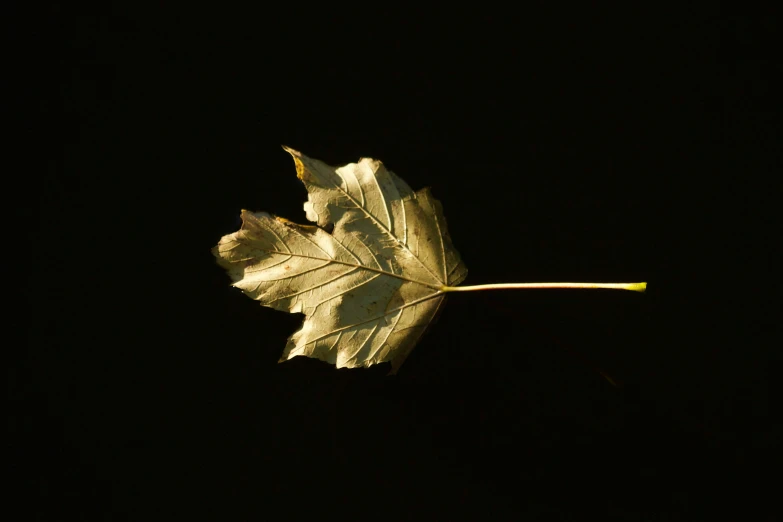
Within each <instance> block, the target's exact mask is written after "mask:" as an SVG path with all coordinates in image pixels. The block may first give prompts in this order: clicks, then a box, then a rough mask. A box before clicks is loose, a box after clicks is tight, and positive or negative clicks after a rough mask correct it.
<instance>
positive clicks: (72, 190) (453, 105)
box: [9, 4, 780, 521]
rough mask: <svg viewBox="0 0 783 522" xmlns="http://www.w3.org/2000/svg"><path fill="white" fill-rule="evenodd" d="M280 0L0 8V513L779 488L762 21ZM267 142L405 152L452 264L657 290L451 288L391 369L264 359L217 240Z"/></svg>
mask: <svg viewBox="0 0 783 522" xmlns="http://www.w3.org/2000/svg"><path fill="white" fill-rule="evenodd" d="M525 5H527V4H525ZM276 9H277V10H274V9H273V8H272V7H270V6H265V7H257V8H254V9H251V10H242V9H236V10H233V9H229V8H220V7H217V4H215V5H214V6H210V7H194V6H188V7H187V8H184V7H183V8H168V9H166V8H163V7H161V6H156V7H154V8H153V7H140V6H138V5H137V4H133V6H131V5H127V6H122V7H121V6H118V5H116V4H115V6H114V7H112V8H108V7H107V8H103V9H101V10H83V11H80V10H78V9H76V8H65V7H62V6H61V7H49V8H47V9H45V10H42V11H41V12H39V13H38V15H37V18H36V23H35V24H33V26H31V28H30V29H25V32H24V33H23V34H22V38H21V39H20V41H19V42H18V43H19V44H20V45H19V49H20V53H22V56H23V57H29V59H28V58H24V59H23V63H24V65H25V69H24V72H23V73H22V74H21V75H20V78H22V79H23V80H24V82H23V83H24V84H25V85H28V87H26V88H25V89H24V90H25V91H26V92H25V94H26V95H27V96H28V98H27V99H32V100H33V101H34V103H33V105H32V106H31V107H30V110H29V111H28V114H27V116H26V117H25V121H24V123H23V125H22V127H21V130H20V133H19V135H21V136H22V137H23V138H29V139H27V140H26V141H27V143H28V144H29V149H22V151H23V152H24V153H25V154H26V157H27V159H28V161H27V162H26V165H29V166H30V168H29V169H28V171H25V172H23V177H24V178H25V180H26V181H28V182H30V192H29V194H30V196H29V197H26V198H25V201H24V202H23V204H24V206H25V208H26V209H27V216H26V217H27V223H28V226H27V231H28V234H27V240H28V244H27V247H26V250H25V253H24V255H22V256H18V257H19V258H20V261H21V263H22V270H21V272H20V273H21V274H23V277H24V278H25V281H26V294H25V295H26V306H27V308H26V311H27V313H28V316H29V318H30V320H29V322H28V326H27V345H26V349H25V350H22V351H21V357H20V358H18V359H14V363H13V366H12V369H11V372H10V374H9V377H10V382H9V398H10V401H11V412H10V418H9V430H10V432H11V435H12V436H13V442H12V446H11V451H12V454H13V456H14V457H15V458H14V459H13V460H12V464H11V474H12V478H13V480H14V482H15V484H16V486H17V487H18V489H19V491H18V494H17V495H16V498H17V500H18V501H19V502H20V504H21V506H22V509H23V511H22V513H23V514H24V515H25V516H24V517H19V516H17V517H16V518H15V519H17V520H19V519H35V520H144V521H148V520H190V519H205V520H251V519H266V518H273V517H277V516H281V517H282V518H289V517H293V518H297V517H298V516H300V515H302V516H303V515H310V516H319V517H321V516H325V515H326V514H328V513H337V514H339V515H341V516H343V517H345V518H349V519H358V520H371V519H375V518H378V517H383V516H387V515H388V516H390V517H392V518H397V519H400V518H403V517H405V518H414V519H423V520H431V519H453V518H462V517H465V518H481V519H484V518H486V519H497V518H506V517H512V516H516V515H521V516H524V517H525V519H528V520H553V519H567V518H573V519H582V520H584V519H590V518H592V517H597V516H600V517H602V518H610V519H621V520H623V519H624V520H704V519H714V518H715V517H716V516H719V517H720V516H726V517H729V516H730V517H736V516H739V517H740V519H746V520H750V519H753V520H762V519H768V518H767V517H771V514H772V513H773V508H774V505H773V503H772V502H771V497H772V496H773V488H772V482H770V480H772V477H774V476H775V475H776V474H777V473H776V472H773V473H774V474H772V475H770V478H767V477H766V476H765V475H764V474H765V473H766V472H767V471H769V470H768V469H767V462H768V460H769V459H770V458H771V455H770V453H771V451H772V449H773V448H774V446H775V443H776V441H777V439H776V437H777V435H778V432H777V431H776V426H775V424H774V421H773V419H772V417H771V415H772V412H773V405H772V403H771V399H770V398H769V395H770V386H771V383H772V381H773V380H774V378H775V376H774V375H773V374H772V370H771V369H770V364H771V363H772V361H773V358H774V357H773V356H774V354H776V353H777V352H778V350H779V336H778V330H777V328H778V324H779V312H780V310H779V305H778V303H779V297H778V291H779V267H778V264H779V261H780V260H779V252H778V246H777V233H778V232H779V226H778V223H777V219H778V215H777V212H775V209H774V206H775V205H778V204H779V196H778V194H779V193H778V191H777V189H773V187H774V186H775V180H774V178H773V161H775V156H776V154H777V153H778V152H779V147H780V134H779V112H776V111H777V110H778V109H779V107H777V105H776V104H775V103H773V101H772V100H771V98H772V90H771V86H770V84H769V78H770V77H771V75H772V73H773V71H772V68H773V65H772V62H770V61H768V60H767V59H765V54H764V52H765V50H766V47H767V46H768V44H769V43H770V42H771V35H772V33H773V31H774V30H775V28H776V22H774V21H773V20H771V19H769V18H763V17H758V18H755V17H753V18H751V17H743V16H740V15H734V14H732V15H729V14H728V13H725V12H720V10H719V9H718V8H712V10H705V11H700V10H696V9H692V10H688V9H681V10H677V11H672V12H660V11H656V10H653V9H652V8H651V9H650V10H649V11H648V10H644V9H641V8H636V9H634V10H617V9H616V8H613V9H608V8H589V9H588V8H582V9H580V10H574V9H573V8H572V7H566V6H553V7H551V8H544V7H541V6H540V5H538V4H530V5H529V6H527V7H520V6H517V7H516V8H515V9H516V10H515V11H508V12H506V11H503V10H492V9H489V8H486V9H485V8H482V7H479V6H474V7H473V8H472V9H468V8H464V9H461V10H460V9H457V7H456V6H451V7H448V8H447V9H445V10H443V11H440V12H434V13H431V14H425V13H423V12H421V11H420V10H416V9H412V8H410V9H409V8H405V9H403V8H399V9H396V10H395V9H391V8H389V9H388V10H387V12H381V11H380V10H377V9H376V10H375V11H373V12H369V11H365V10H363V8H362V7H361V6H357V7H355V8H353V9H351V10H340V11H333V12H330V11H328V10H325V9H323V10H322V11H313V10H312V9H311V8H309V7H306V6H305V5H304V4H292V5H289V6H278V7H277V8H276ZM31 94H32V96H31V97H30V95H31ZM776 114H777V116H776ZM281 144H285V145H289V146H291V147H293V148H296V149H298V150H301V151H302V152H304V153H305V154H307V155H309V156H311V157H315V158H319V159H322V160H324V161H326V162H327V163H330V164H333V165H342V164H345V163H349V162H354V161H356V160H358V159H359V158H360V157H374V158H379V159H381V160H383V161H384V163H385V164H386V165H387V166H388V167H389V168H390V169H391V170H393V171H395V172H396V173H397V174H399V175H400V176H401V177H402V178H403V179H405V180H406V181H407V182H408V183H409V184H410V185H411V186H412V187H413V188H415V189H418V188H421V187H424V186H431V187H432V190H433V193H434V195H435V197H437V198H438V199H439V200H440V201H441V202H442V203H443V206H444V210H445V214H446V217H447V219H448V223H449V228H450V231H451V234H452V237H453V240H454V243H455V246H456V248H457V249H458V250H459V252H460V253H461V255H462V257H463V259H464V260H465V262H466V264H467V266H468V269H469V275H468V279H467V280H466V281H465V284H481V283H494V282H525V281H609V282H613V281H614V282H622V281H648V282H649V291H648V292H647V293H646V294H636V293H631V292H618V291H581V290H579V291H556V290H548V291H516V292H515V291H506V292H479V293H471V294H460V295H455V296H453V297H451V298H450V299H449V302H448V303H447V305H446V306H445V307H444V310H443V313H442V314H441V315H440V317H439V319H438V321H437V322H436V323H435V324H434V325H433V327H432V328H431V329H430V330H429V331H428V333H427V335H426V336H425V337H424V338H423V339H422V341H421V342H420V344H419V345H418V347H417V348H416V349H415V350H414V352H413V354H412V355H411V357H410V358H409V359H408V361H407V362H406V363H405V365H404V366H403V368H402V370H401V371H400V373H399V375H397V376H396V377H387V376H386V372H387V371H388V368H387V367H384V366H380V367H374V368H371V369H369V370H353V371H351V370H335V369H334V368H333V367H330V366H328V365H326V364H323V363H321V362H319V361H315V360H310V359H306V358H297V359H295V360H293V361H290V362H286V363H284V364H277V362H276V361H277V359H278V357H279V355H280V353H281V351H282V348H283V346H284V345H285V341H286V338H287V337H288V335H290V334H291V333H293V332H294V331H295V330H296V329H298V325H299V324H300V322H301V317H300V316H295V315H287V314H284V313H281V312H276V311H273V310H269V309H265V308H262V307H260V306H258V304H257V303H255V302H253V301H251V300H249V299H247V298H245V297H244V296H243V295H242V294H241V293H240V292H239V291H237V290H235V289H232V288H230V287H229V281H228V278H227V276H226V275H225V273H224V272H223V271H222V270H221V269H220V268H219V267H218V266H217V265H216V264H215V262H214V258H213V257H212V255H211V254H210V248H211V247H212V246H213V245H215V244H216V243H217V241H218V239H219V238H220V237H221V236H222V235H224V234H228V233H230V232H233V231H235V230H236V229H237V228H238V225H239V219H238V215H239V210H240V209H242V208H247V209H250V210H265V211H268V212H272V213H275V214H278V215H281V216H285V217H287V218H289V219H291V220H294V221H299V222H304V221H305V217H304V212H303V210H302V203H303V201H304V200H305V198H306V193H305V191H304V188H303V187H302V186H301V183H300V182H299V181H298V180H297V179H296V176H295V169H294V165H293V162H292V161H291V158H290V157H289V156H288V154H286V153H285V152H284V151H283V150H281V149H280V145H281ZM778 174H779V173H778ZM13 353H17V351H14V352H13ZM769 519H771V518H769Z"/></svg>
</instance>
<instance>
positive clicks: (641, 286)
mask: <svg viewBox="0 0 783 522" xmlns="http://www.w3.org/2000/svg"><path fill="white" fill-rule="evenodd" d="M524 288H609V289H613V290H631V291H633V292H644V291H645V290H646V289H647V283H500V284H493V285H473V286H442V287H441V288H440V291H441V292H474V291H477V290H511V289H524Z"/></svg>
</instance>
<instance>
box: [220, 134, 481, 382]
mask: <svg viewBox="0 0 783 522" xmlns="http://www.w3.org/2000/svg"><path fill="white" fill-rule="evenodd" d="M283 148H284V149H285V150H286V151H288V152H289V153H290V154H291V155H292V156H293V158H294V163H295V164H296V173H297V177H298V178H299V179H301V180H302V181H303V182H304V185H305V187H306V188H307V192H308V201H307V203H305V204H304V208H305V211H306V215H307V219H309V220H310V221H312V222H314V223H316V224H317V225H318V226H306V225H298V224H296V223H292V222H291V221H288V220H286V219H283V218H280V217H274V216H271V215H269V214H267V213H264V212H255V213H254V212H248V211H246V210H243V211H242V227H241V228H240V230H239V231H238V232H235V233H233V234H229V235H227V236H224V237H223V238H222V239H221V240H220V242H219V243H218V245H217V246H216V247H215V248H213V250H212V252H213V254H214V255H215V256H216V257H217V259H218V263H219V264H220V265H221V266H223V267H224V268H225V269H226V270H227V271H228V274H229V275H230V277H231V279H232V280H233V281H234V283H233V286H235V287H237V288H240V289H241V290H242V291H243V292H244V293H245V294H246V295H247V296H249V297H251V298H252V299H255V300H257V301H259V302H260V303H261V304H262V305H264V306H269V307H271V308H275V309H277V310H283V311H287V312H291V313H303V314H305V321H304V324H303V325H302V328H301V329H300V330H299V331H297V332H296V333H294V334H293V335H292V336H291V337H290V338H289V340H288V344H287V345H286V347H285V349H284V350H283V355H282V357H281V358H280V361H281V362H282V361H285V360H288V359H291V358H293V357H296V356H299V355H305V356H308V357H313V358H316V359H320V360H322V361H325V362H328V363H331V364H335V365H336V366H337V367H338V368H344V367H347V368H355V367H361V366H365V367H366V366H371V365H373V364H378V363H383V362H387V361H391V364H392V373H396V371H397V370H398V369H399V368H400V366H401V365H402V363H403V362H404V361H405V358H406V357H407V356H408V354H409V353H410V352H411V350H412V349H413V347H414V346H415V344H416V342H417V341H418V340H419V338H420V337H421V335H422V333H423V332H424V330H425V329H426V328H427V325H428V324H429V323H430V321H431V320H432V318H433V317H434V315H435V313H436V312H437V311H438V308H439V307H440V306H441V305H442V304H443V300H444V298H445V296H444V292H443V291H442V288H443V287H446V286H453V285H457V284H459V283H460V282H461V281H462V280H463V279H465V276H466V275H467V268H466V267H465V265H464V263H462V261H461V260H460V257H459V254H458V253H457V251H456V250H455V249H454V247H453V246H452V244H451V239H450V237H449V234H448V231H447V230H446V220H445V219H444V217H443V210H442V208H441V205H440V202H438V201H437V200H436V199H435V198H433V197H432V195H431V194H430V191H429V189H427V188H425V189H422V190H419V191H417V192H414V191H413V190H411V188H410V187H409V186H408V185H407V184H406V183H405V182H404V181H403V180H402V179H400V178H399V177H398V176H397V175H396V174H394V173H393V172H391V171H389V170H387V169H386V167H384V166H383V164H382V163H381V162H380V161H376V160H373V159H369V158H362V159H361V160H359V163H351V164H348V165H345V166H343V167H340V168H337V169H335V168H333V167H330V166H328V165H326V164H324V163H323V162H321V161H318V160H315V159H311V158H308V157H307V156H305V155H304V154H301V153H299V152H297V151H295V150H292V149H290V148H288V147H283ZM329 225H334V229H333V231H332V233H331V234H330V233H328V232H327V231H326V230H324V228H327V227H328V226H329Z"/></svg>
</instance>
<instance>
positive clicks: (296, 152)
mask: <svg viewBox="0 0 783 522" xmlns="http://www.w3.org/2000/svg"><path fill="white" fill-rule="evenodd" d="M280 146H281V147H283V150H284V151H286V152H287V153H289V154H290V155H291V156H295V157H297V158H298V157H300V156H301V155H302V153H301V152H299V151H298V150H294V149H292V148H291V147H289V146H287V145H280Z"/></svg>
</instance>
